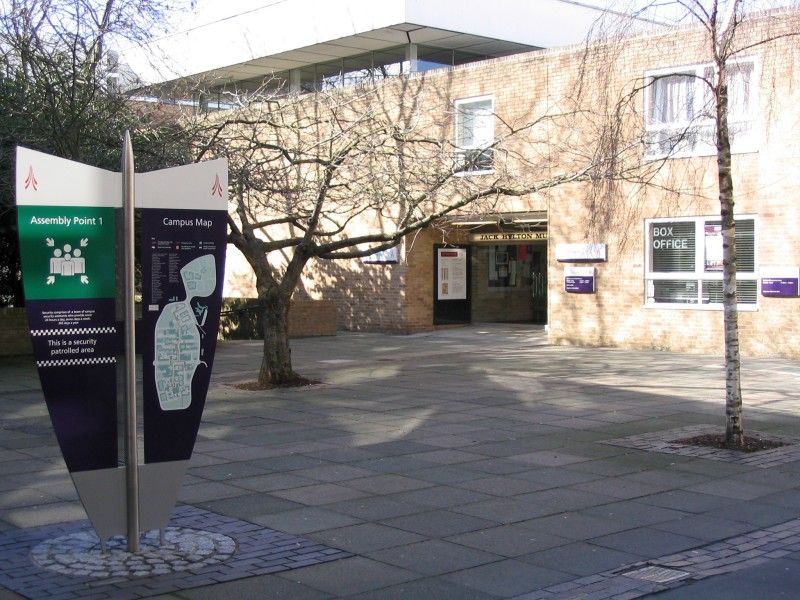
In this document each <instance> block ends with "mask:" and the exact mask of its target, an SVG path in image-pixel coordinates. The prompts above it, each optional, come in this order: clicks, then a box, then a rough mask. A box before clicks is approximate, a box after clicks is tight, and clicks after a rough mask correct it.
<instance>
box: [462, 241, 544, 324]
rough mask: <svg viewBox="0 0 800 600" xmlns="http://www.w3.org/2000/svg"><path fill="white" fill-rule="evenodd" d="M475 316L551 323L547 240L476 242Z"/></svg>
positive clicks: (486, 320)
mask: <svg viewBox="0 0 800 600" xmlns="http://www.w3.org/2000/svg"><path fill="white" fill-rule="evenodd" d="M470 270H471V277H470V279H471V282H470V292H471V293H470V297H471V303H470V304H471V310H470V313H471V320H472V322H473V323H475V322H483V323H537V324H546V323H547V243H546V242H544V243H532V244H531V243H527V244H526V243H518V244H498V245H488V244H487V245H484V244H480V245H475V246H473V247H472V261H471V269H470Z"/></svg>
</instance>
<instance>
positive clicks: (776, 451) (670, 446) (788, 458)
mask: <svg viewBox="0 0 800 600" xmlns="http://www.w3.org/2000/svg"><path fill="white" fill-rule="evenodd" d="M707 433H719V428H718V427H714V426H713V425H690V426H688V427H678V428H677V429H670V430H668V431H655V432H650V433H642V434H639V435H631V436H629V437H624V438H619V439H616V440H605V441H604V442H603V443H604V444H611V445H613V446H626V447H628V448H637V449H639V450H648V451H650V452H663V453H665V454H680V455H681V456H694V457H697V458H706V459H708V460H719V461H722V462H731V463H739V464H742V465H751V466H754V467H761V468H762V469H769V468H770V467H775V466H777V465H782V464H784V463H790V462H796V461H798V460H800V439H798V438H794V437H788V436H785V435H783V436H781V435H775V434H767V433H764V432H763V431H753V430H748V432H747V435H749V436H753V437H760V438H769V439H771V440H774V441H777V442H782V443H783V444H784V445H783V446H779V447H778V448H771V449H769V450H760V451H758V452H736V451H735V450H725V449H722V448H712V447H708V446H689V445H686V444H677V443H675V440H679V439H686V438H692V437H695V436H698V435H704V434H707Z"/></svg>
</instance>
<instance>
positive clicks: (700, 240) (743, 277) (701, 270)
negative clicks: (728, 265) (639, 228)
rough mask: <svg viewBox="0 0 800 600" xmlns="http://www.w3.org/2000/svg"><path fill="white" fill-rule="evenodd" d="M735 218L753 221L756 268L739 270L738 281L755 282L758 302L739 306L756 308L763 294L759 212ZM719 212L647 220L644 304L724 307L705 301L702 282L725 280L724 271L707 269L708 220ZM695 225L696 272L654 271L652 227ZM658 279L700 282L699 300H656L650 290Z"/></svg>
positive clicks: (671, 306) (711, 308)
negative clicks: (705, 250) (659, 225)
mask: <svg viewBox="0 0 800 600" xmlns="http://www.w3.org/2000/svg"><path fill="white" fill-rule="evenodd" d="M735 220H736V221H749V220H752V221H753V271H752V272H749V271H737V273H736V281H737V283H738V282H741V281H753V282H755V286H756V287H755V302H753V303H746V304H743V303H741V302H740V303H738V304H737V307H738V309H739V310H741V311H745V312H747V311H757V310H758V302H759V298H760V297H761V281H760V279H759V277H758V268H759V267H758V265H759V260H758V230H759V223H758V218H757V216H756V215H753V214H743V215H736V217H735ZM719 221H720V217H719V215H706V216H700V217H659V218H655V219H646V220H645V222H644V242H645V244H644V245H645V257H644V260H645V262H644V306H645V307H646V308H659V309H661V308H667V309H691V310H722V303H721V302H716V303H711V302H709V303H706V304H704V303H703V301H702V300H703V289H702V286H703V281H722V279H723V274H722V271H721V270H719V271H706V270H705V252H704V241H705V225H706V223H709V222H719ZM687 222H691V223H694V224H695V230H694V235H695V238H694V239H695V257H694V259H695V261H694V262H695V264H694V271H672V272H668V273H665V272H654V271H652V264H653V263H652V261H653V255H652V249H653V240H652V239H651V237H650V231H651V226H653V225H658V224H659V223H687ZM655 280H660V281H697V302H694V303H692V302H656V301H655V298H653V297H652V293H651V282H652V281H655Z"/></svg>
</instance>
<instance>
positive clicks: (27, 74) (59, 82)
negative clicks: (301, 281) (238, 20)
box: [0, 0, 191, 304]
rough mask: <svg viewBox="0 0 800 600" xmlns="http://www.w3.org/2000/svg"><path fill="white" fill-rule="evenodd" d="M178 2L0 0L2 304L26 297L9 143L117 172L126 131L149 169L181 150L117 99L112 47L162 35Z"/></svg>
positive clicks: (152, 116)
mask: <svg viewBox="0 0 800 600" xmlns="http://www.w3.org/2000/svg"><path fill="white" fill-rule="evenodd" d="M182 4H191V0H186V2H183V1H181V2H171V1H167V0H0V114H2V115H3V117H2V119H0V254H2V255H3V257H4V260H3V266H2V267H0V302H2V303H8V304H19V303H21V301H22V292H21V281H20V277H19V252H18V248H17V243H16V241H17V235H16V208H15V205H14V200H13V189H12V182H13V177H12V173H13V160H14V159H13V156H14V147H15V146H17V145H25V146H28V147H31V148H35V149H37V150H41V151H43V152H49V153H52V154H56V155H58V156H61V157H63V158H68V159H72V160H83V161H86V162H90V163H92V164H94V165H96V166H101V167H105V168H117V167H118V165H119V160H120V158H119V156H120V135H121V133H122V131H123V130H125V129H130V130H131V131H132V134H133V137H134V143H135V144H136V146H137V151H138V152H139V154H140V156H141V161H140V164H141V165H142V166H144V167H145V168H146V167H148V166H150V167H151V168H154V167H156V166H164V165H165V164H169V163H171V162H175V161H176V160H179V159H178V158H177V157H176V155H178V156H180V153H181V152H182V151H183V152H185V150H183V149H182V144H181V143H179V141H178V140H180V139H181V138H182V135H181V133H180V131H179V130H178V128H176V127H175V125H174V124H172V123H170V122H169V121H168V120H166V119H160V118H159V117H158V115H157V113H155V112H153V111H137V110H135V105H133V104H131V103H130V102H129V101H128V98H126V96H125V95H124V94H123V93H122V92H123V91H124V89H123V88H124V87H125V86H124V81H121V79H120V76H121V74H123V73H124V65H121V64H120V63H119V60H118V58H117V54H116V53H115V52H114V51H113V50H112V48H113V47H114V46H115V45H116V44H119V43H120V42H122V41H129V42H132V43H141V42H143V41H145V40H147V39H148V38H150V37H151V36H153V35H155V34H157V33H158V32H159V31H162V30H163V29H164V28H165V27H166V26H167V25H168V24H169V22H170V17H171V16H173V15H175V14H176V12H177V11H178V10H179V8H180V6H181V5H182ZM129 83H130V82H129Z"/></svg>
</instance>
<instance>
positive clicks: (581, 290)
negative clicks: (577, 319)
mask: <svg viewBox="0 0 800 600" xmlns="http://www.w3.org/2000/svg"><path fill="white" fill-rule="evenodd" d="M564 290H565V291H567V292H569V293H570V294H593V293H594V277H575V276H567V277H565V278H564Z"/></svg>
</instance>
